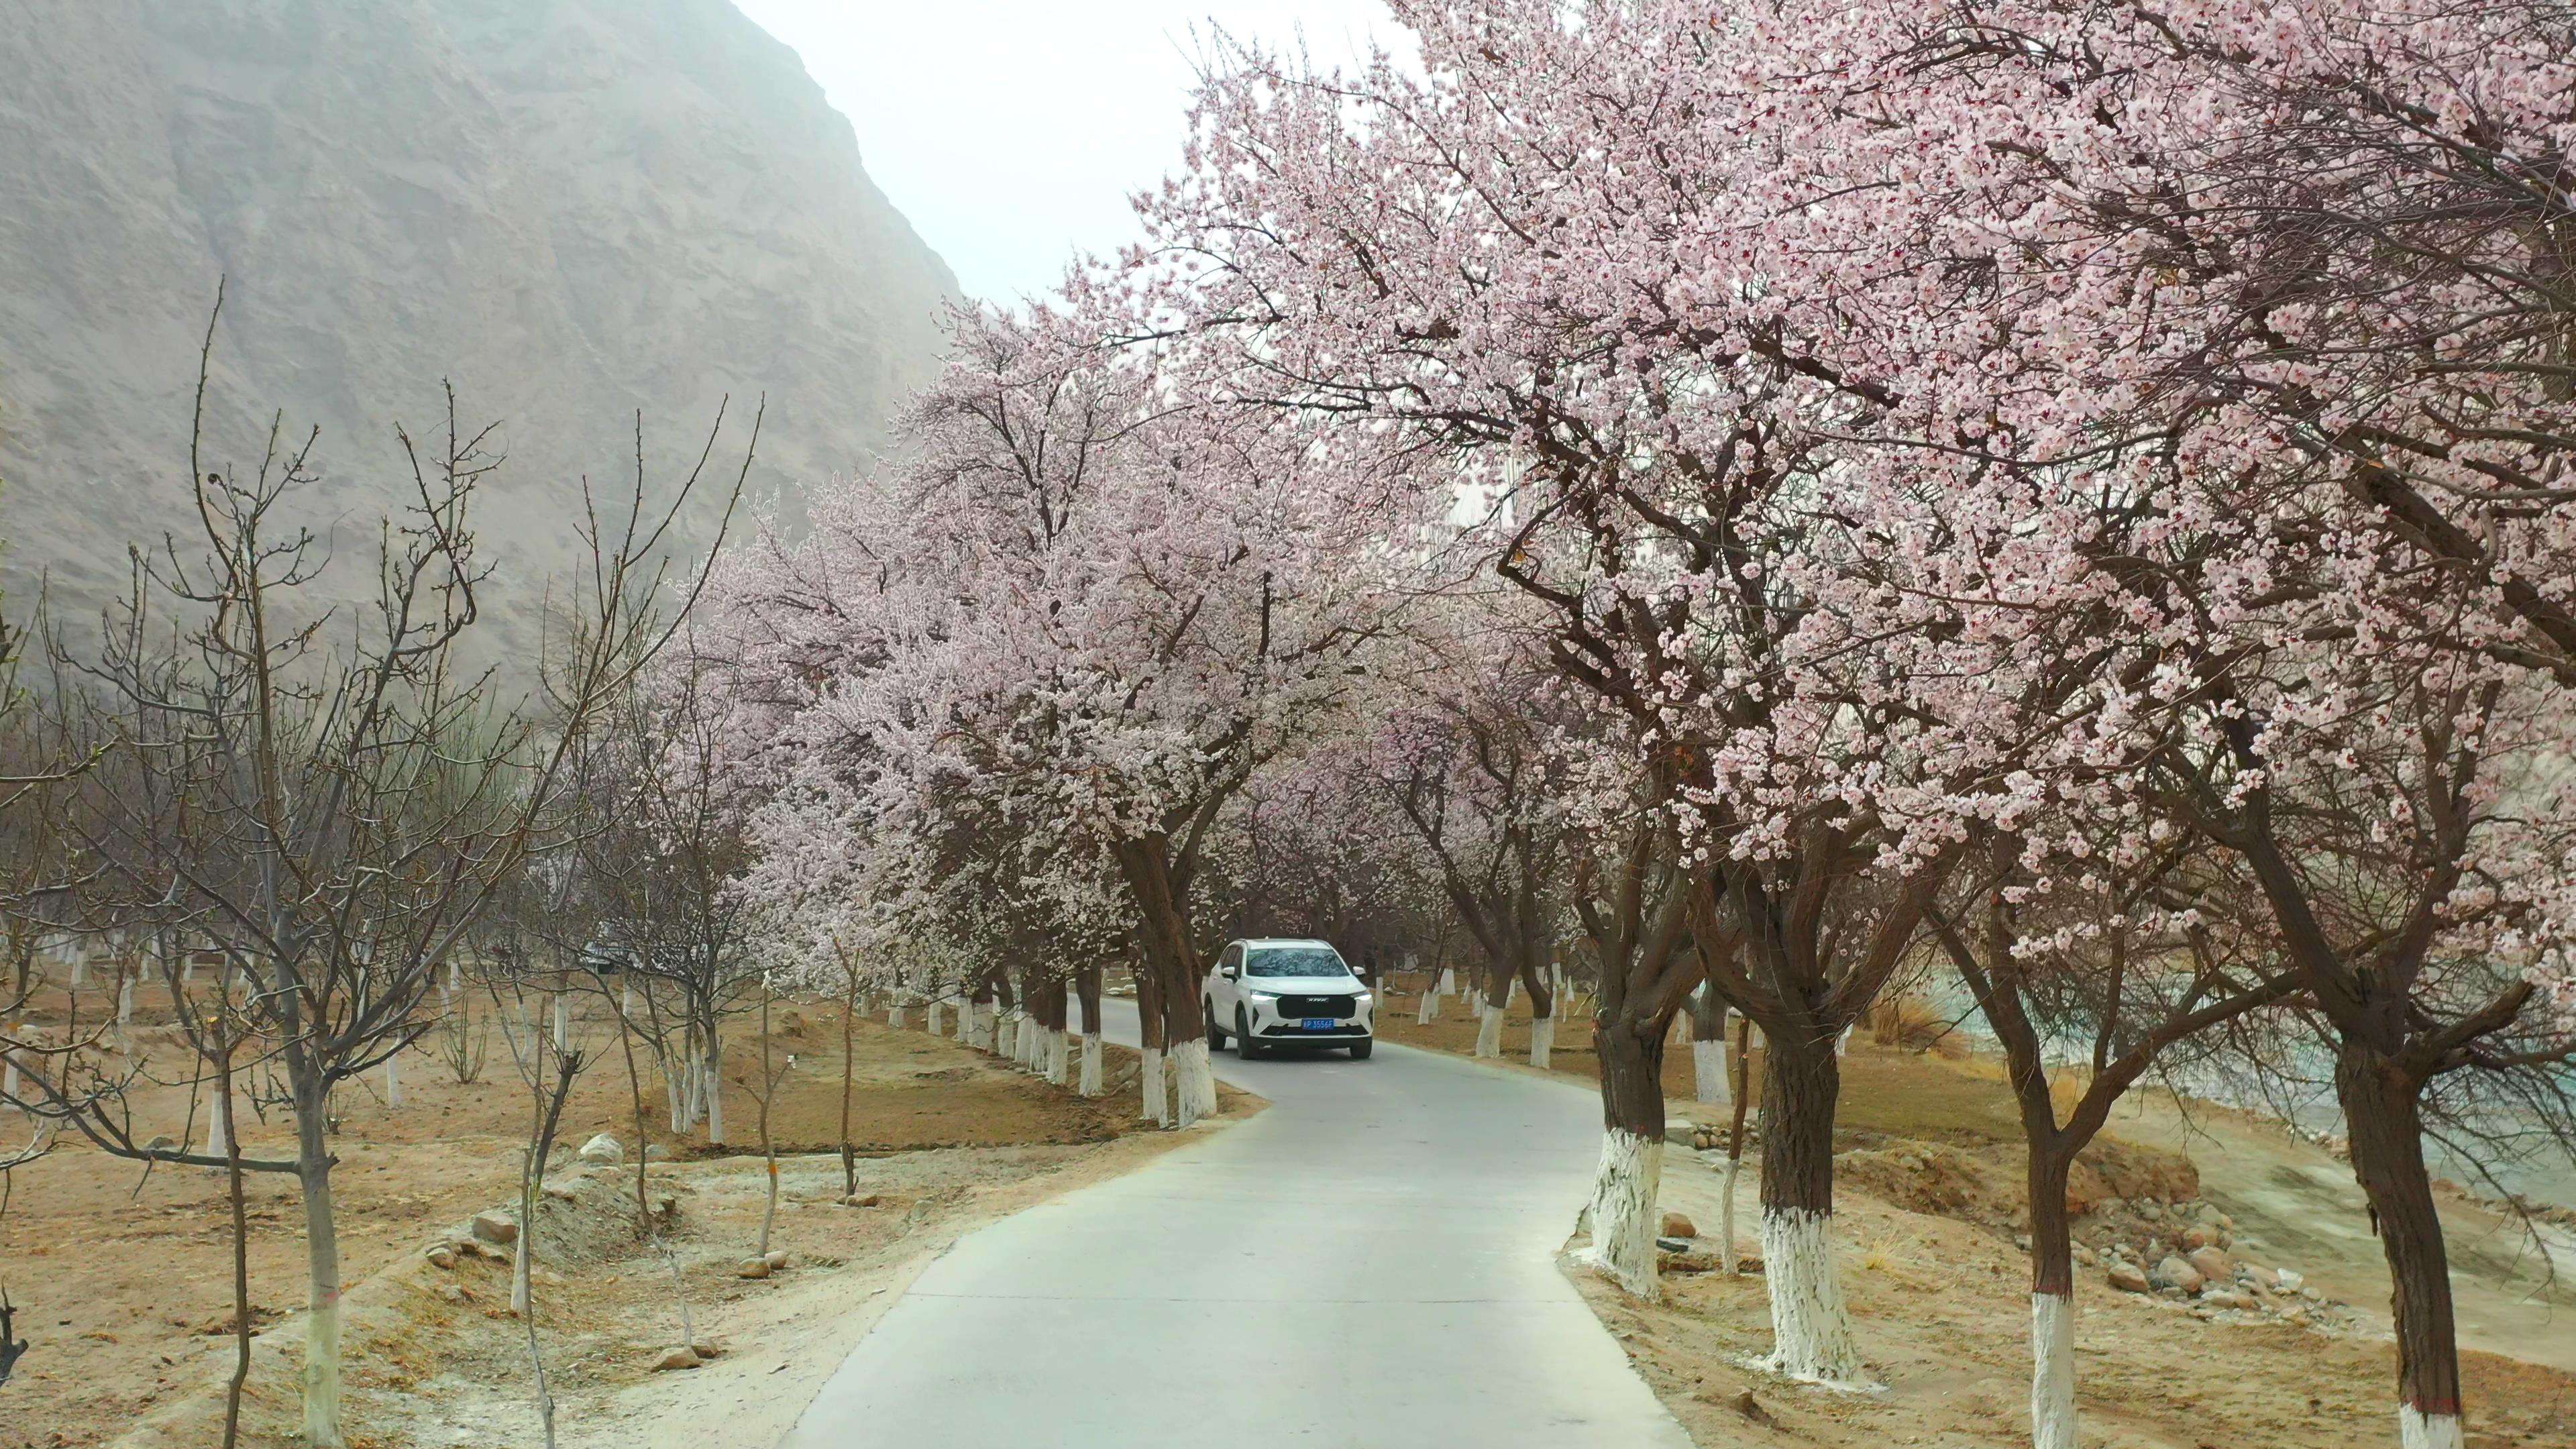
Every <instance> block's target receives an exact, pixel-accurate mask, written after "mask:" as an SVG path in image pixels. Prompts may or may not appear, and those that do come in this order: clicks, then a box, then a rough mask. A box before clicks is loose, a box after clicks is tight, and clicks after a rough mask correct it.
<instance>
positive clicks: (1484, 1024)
mask: <svg viewBox="0 0 2576 1449" xmlns="http://www.w3.org/2000/svg"><path fill="white" fill-rule="evenodd" d="M1511 999H1512V974H1511V972H1510V970H1509V969H1508V968H1504V969H1497V970H1495V971H1494V972H1492V973H1491V974H1490V975H1489V976H1488V977H1487V979H1486V984H1485V989H1484V991H1483V993H1482V994H1480V995H1479V996H1478V997H1477V998H1476V1055H1477V1056H1479V1057H1483V1058H1486V1059H1487V1060H1495V1059H1499V1058H1500V1057H1501V1056H1502V1054H1503V1012H1504V1011H1505V1009H1507V1008H1508V1007H1509V1006H1510V1004H1511Z"/></svg>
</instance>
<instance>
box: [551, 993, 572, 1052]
mask: <svg viewBox="0 0 2576 1449" xmlns="http://www.w3.org/2000/svg"><path fill="white" fill-rule="evenodd" d="M555 1050H556V1051H557V1052H568V1051H571V1050H572V998H571V997H570V996H569V995H567V994H565V993H564V992H561V991H558V992H556V993H555Z"/></svg>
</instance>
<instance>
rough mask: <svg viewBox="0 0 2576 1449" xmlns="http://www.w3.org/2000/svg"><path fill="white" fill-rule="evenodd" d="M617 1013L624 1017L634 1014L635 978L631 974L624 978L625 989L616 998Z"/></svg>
mask: <svg viewBox="0 0 2576 1449" xmlns="http://www.w3.org/2000/svg"><path fill="white" fill-rule="evenodd" d="M617 1014H618V1015H620V1016H626V1017H632V1016H633V1015H634V1014H635V978H634V977H632V976H629V977H627V978H626V989H625V991H624V992H623V993H621V994H620V995H619V996H618V998H617Z"/></svg>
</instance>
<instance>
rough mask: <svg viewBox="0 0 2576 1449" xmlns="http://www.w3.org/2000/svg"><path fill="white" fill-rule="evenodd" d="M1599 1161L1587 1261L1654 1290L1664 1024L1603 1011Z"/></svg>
mask: <svg viewBox="0 0 2576 1449" xmlns="http://www.w3.org/2000/svg"><path fill="white" fill-rule="evenodd" d="M1595 1036H1596V1042H1597V1044H1598V1046H1599V1048H1600V1052H1601V1164H1600V1167H1599V1169H1598V1170H1597V1171H1596V1172H1595V1174H1594V1176H1593V1180H1592V1203H1591V1206H1590V1207H1589V1208H1588V1209H1586V1214H1585V1215H1586V1217H1587V1218H1588V1219H1589V1220H1590V1222H1591V1224H1592V1245H1591V1246H1590V1247H1589V1248H1587V1249H1585V1250H1584V1254H1583V1259H1584V1261H1585V1262H1587V1263H1589V1264H1591V1265H1592V1266H1593V1267H1595V1268H1598V1269H1599V1270H1600V1271H1601V1272H1603V1273H1604V1274H1607V1275H1608V1276H1609V1277H1610V1278H1611V1279H1612V1280H1614V1281H1615V1282H1617V1283H1618V1284H1619V1286H1620V1287H1622V1288H1625V1289H1627V1290H1628V1291H1629V1292H1631V1293H1634V1294H1636V1295H1637V1296H1638V1297H1640V1298H1652V1297H1654V1296H1655V1232H1656V1229H1657V1227H1658V1226H1659V1222H1658V1219H1657V1218H1656V1216H1655V1207H1656V1201H1657V1198H1658V1196H1659V1195H1660V1193H1661V1191H1662V1187H1663V1175H1664V1081H1663V1078H1664V1023H1663V1021H1662V1019H1661V1018H1656V1019H1653V1020H1650V1021H1645V1022H1626V1021H1621V1020H1619V1019H1617V1018H1615V1017H1611V1016H1608V1015H1606V1014H1605V1015H1604V1016H1603V1018H1602V1020H1601V1022H1600V1024H1599V1027H1598V1030H1597V1032H1596V1034H1595Z"/></svg>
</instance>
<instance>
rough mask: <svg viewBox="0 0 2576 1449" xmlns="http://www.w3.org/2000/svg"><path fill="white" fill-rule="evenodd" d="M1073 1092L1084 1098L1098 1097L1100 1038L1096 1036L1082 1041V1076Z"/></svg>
mask: <svg viewBox="0 0 2576 1449" xmlns="http://www.w3.org/2000/svg"><path fill="white" fill-rule="evenodd" d="M1074 1090H1075V1091H1077V1092H1080V1093H1081V1094H1082V1095H1084V1096H1086V1097H1097V1096H1099V1095H1100V1037H1099V1036H1098V1035H1097V1034H1094V1035H1091V1036H1086V1037H1084V1038H1083V1039H1082V1076H1081V1079H1080V1084H1079V1085H1077V1086H1076V1087H1075V1088H1074Z"/></svg>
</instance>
